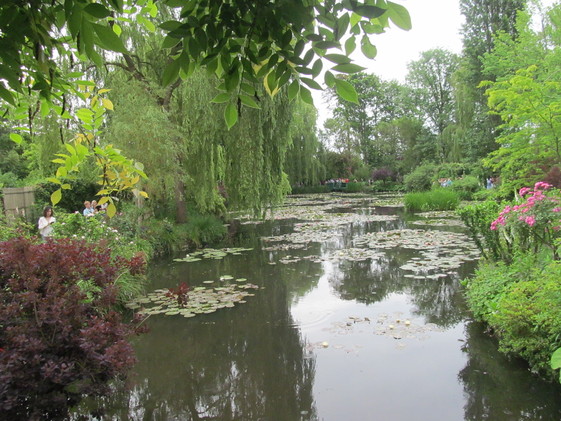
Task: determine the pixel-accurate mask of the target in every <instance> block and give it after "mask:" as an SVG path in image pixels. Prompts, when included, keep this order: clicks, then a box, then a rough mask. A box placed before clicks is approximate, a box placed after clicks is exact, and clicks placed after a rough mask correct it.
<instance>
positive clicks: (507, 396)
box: [458, 322, 561, 421]
mask: <svg viewBox="0 0 561 421" xmlns="http://www.w3.org/2000/svg"><path fill="white" fill-rule="evenodd" d="M483 328H484V326H482V325H481V324H479V323H475V322H469V323H468V324H467V325H466V339H467V340H466V343H465V346H464V347H463V351H464V352H465V353H466V354H467V356H468V362H467V364H466V366H465V368H464V369H463V370H462V371H460V373H459V374H458V378H459V380H460V381H461V382H462V383H463V385H464V390H465V391H466V396H467V401H466V404H465V407H464V409H465V419H466V420H469V421H479V420H493V421H512V420H516V421H536V420H544V421H549V420H560V419H561V400H560V399H559V396H561V385H559V384H556V383H548V382H545V381H543V380H540V379H538V378H537V377H536V376H534V375H532V374H531V373H530V372H529V371H528V367H527V365H526V364H525V363H524V362H523V361H520V360H514V361H513V360H511V359H509V358H507V357H505V356H504V355H502V354H500V353H499V352H498V351H497V347H498V345H497V343H496V341H495V340H493V339H492V338H491V337H489V336H487V335H486V334H485V333H484V332H483Z"/></svg>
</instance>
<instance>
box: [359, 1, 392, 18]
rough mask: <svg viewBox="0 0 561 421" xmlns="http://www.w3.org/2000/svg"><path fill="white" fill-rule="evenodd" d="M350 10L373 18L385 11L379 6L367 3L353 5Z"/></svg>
mask: <svg viewBox="0 0 561 421" xmlns="http://www.w3.org/2000/svg"><path fill="white" fill-rule="evenodd" d="M388 3H389V2H388ZM352 10H353V11H354V12H356V13H358V14H359V15H360V16H364V17H365V18H369V19H374V18H377V17H379V16H382V15H383V14H384V12H385V11H386V9H382V8H381V7H376V6H368V5H359V6H355V7H353V9H352Z"/></svg>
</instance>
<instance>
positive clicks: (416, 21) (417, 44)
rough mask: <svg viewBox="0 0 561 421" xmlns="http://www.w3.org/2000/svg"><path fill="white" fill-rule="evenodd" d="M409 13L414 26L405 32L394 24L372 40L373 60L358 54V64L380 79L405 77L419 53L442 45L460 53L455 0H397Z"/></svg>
mask: <svg viewBox="0 0 561 421" xmlns="http://www.w3.org/2000/svg"><path fill="white" fill-rule="evenodd" d="M396 2H397V3H399V4H401V5H403V6H405V7H406V8H407V10H408V11H409V15H410V16H411V24H412V26H413V28H412V29H411V30H409V31H404V30H402V29H400V28H397V27H396V26H393V25H392V27H391V28H390V29H388V30H387V31H386V33H384V34H380V35H373V36H372V37H371V41H372V43H373V44H375V45H376V47H377V49H378V54H377V56H376V58H375V59H374V60H368V59H365V58H363V57H360V58H359V57H357V58H356V60H357V62H358V63H359V64H361V65H362V66H364V67H366V68H367V70H366V71H367V72H369V73H374V74H376V75H378V76H380V77H381V78H382V79H385V80H391V79H395V80H398V81H400V82H403V81H404V80H405V75H406V74H407V64H408V63H409V62H411V61H415V60H418V59H419V58H420V53H422V52H423V51H427V50H431V49H433V48H443V49H446V50H448V51H451V52H453V53H457V54H459V53H460V52H461V50H462V41H461V36H460V29H461V26H462V24H463V22H464V18H463V16H462V15H461V14H460V6H459V2H458V0H397V1H396Z"/></svg>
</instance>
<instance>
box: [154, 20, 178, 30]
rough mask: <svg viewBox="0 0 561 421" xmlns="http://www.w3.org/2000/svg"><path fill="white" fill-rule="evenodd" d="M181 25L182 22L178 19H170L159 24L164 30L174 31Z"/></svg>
mask: <svg viewBox="0 0 561 421" xmlns="http://www.w3.org/2000/svg"><path fill="white" fill-rule="evenodd" d="M180 26H181V22H178V21H176V20H168V21H166V22H164V23H162V24H160V25H159V27H160V28H162V29H163V30H164V31H168V32H169V31H174V30H176V29H177V28H179V27H180Z"/></svg>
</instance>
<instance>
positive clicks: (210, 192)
mask: <svg viewBox="0 0 561 421" xmlns="http://www.w3.org/2000/svg"><path fill="white" fill-rule="evenodd" d="M189 82H190V83H189V84H184V85H182V87H181V91H180V92H178V93H177V95H176V96H175V101H176V104H177V106H175V107H174V108H175V110H176V111H177V118H178V120H177V122H178V127H180V128H181V131H182V134H183V151H182V153H181V155H182V157H183V159H182V166H183V169H184V171H185V174H186V183H185V186H186V195H187V197H188V198H190V199H192V200H193V201H194V202H195V203H196V205H197V207H198V208H199V209H200V210H204V211H212V210H213V209H216V208H217V207H219V206H221V205H222V204H223V201H224V200H226V201H227V204H228V207H229V208H230V209H251V210H252V211H253V212H254V213H257V214H258V213H261V212H262V211H263V210H264V209H266V208H267V207H268V206H270V205H274V204H276V203H279V202H280V201H281V200H282V197H283V196H284V194H285V193H286V192H287V190H288V187H287V186H288V182H287V178H286V175H285V174H284V172H283V164H284V157H285V154H286V149H287V147H288V144H289V141H290V137H289V126H290V119H291V107H290V104H289V101H288V96H287V95H286V93H285V92H280V93H278V94H277V95H276V96H275V97H274V98H271V97H270V96H269V95H267V94H266V93H265V92H263V90H262V89H260V88H259V87H258V86H255V87H254V88H255V89H256V97H257V98H259V106H260V108H259V109H246V110H244V112H243V113H242V114H241V115H240V117H239V121H238V123H237V124H236V126H234V127H233V128H232V129H230V130H227V128H226V125H225V123H224V121H223V117H222V115H223V107H222V106H219V105H218V104H213V103H211V102H210V101H211V99H212V98H213V97H214V96H215V95H216V91H215V85H216V84H217V81H216V80H215V79H214V77H212V76H208V75H207V74H206V73H204V72H196V73H195V74H193V75H192V76H191V79H190V81H189ZM219 187H223V189H224V191H225V192H223V194H222V195H220V194H219V193H220V192H219Z"/></svg>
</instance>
